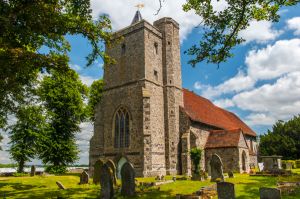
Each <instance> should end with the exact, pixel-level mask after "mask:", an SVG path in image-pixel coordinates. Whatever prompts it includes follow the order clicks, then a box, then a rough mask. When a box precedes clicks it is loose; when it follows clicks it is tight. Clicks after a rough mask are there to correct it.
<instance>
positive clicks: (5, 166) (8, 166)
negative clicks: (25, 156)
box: [0, 164, 18, 168]
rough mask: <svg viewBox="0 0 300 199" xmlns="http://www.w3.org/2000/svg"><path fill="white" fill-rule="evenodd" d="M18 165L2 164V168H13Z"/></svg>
mask: <svg viewBox="0 0 300 199" xmlns="http://www.w3.org/2000/svg"><path fill="white" fill-rule="evenodd" d="M17 166H18V165H17V164H0V168H13V167H17Z"/></svg>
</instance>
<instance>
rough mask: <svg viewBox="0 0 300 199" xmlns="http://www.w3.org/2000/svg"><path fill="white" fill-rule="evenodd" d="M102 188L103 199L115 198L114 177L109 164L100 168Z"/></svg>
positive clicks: (101, 196)
mask: <svg viewBox="0 0 300 199" xmlns="http://www.w3.org/2000/svg"><path fill="white" fill-rule="evenodd" d="M100 186H101V195H100V198H101V199H111V198H113V197H114V188H113V182H112V176H111V172H110V170H109V167H108V166H107V164H104V165H102V166H101V168H100Z"/></svg>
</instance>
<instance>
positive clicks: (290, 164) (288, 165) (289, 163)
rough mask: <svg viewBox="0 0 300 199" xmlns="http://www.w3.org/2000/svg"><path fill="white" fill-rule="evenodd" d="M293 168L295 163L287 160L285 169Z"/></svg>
mask: <svg viewBox="0 0 300 199" xmlns="http://www.w3.org/2000/svg"><path fill="white" fill-rule="evenodd" d="M292 168H293V164H292V163H291V162H286V163H285V169H286V170H292Z"/></svg>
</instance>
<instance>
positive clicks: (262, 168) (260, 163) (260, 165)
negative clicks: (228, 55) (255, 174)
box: [258, 162, 264, 171]
mask: <svg viewBox="0 0 300 199" xmlns="http://www.w3.org/2000/svg"><path fill="white" fill-rule="evenodd" d="M258 169H259V171H263V170H264V163H263V162H259V163H258Z"/></svg>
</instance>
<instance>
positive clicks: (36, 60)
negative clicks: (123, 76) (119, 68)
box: [0, 0, 111, 128]
mask: <svg viewBox="0 0 300 199" xmlns="http://www.w3.org/2000/svg"><path fill="white" fill-rule="evenodd" d="M91 12H92V11H91V9H90V1H89V0H59V1H58V0H51V1H42V0H31V1H25V0H2V1H0V66H1V67H0V128H3V127H4V126H5V125H6V121H7V116H8V115H9V114H12V113H14V111H15V110H17V108H16V106H18V104H23V102H24V99H25V98H26V93H28V92H29V91H30V88H32V87H33V86H32V82H33V81H34V80H36V78H37V76H38V74H39V72H43V71H47V72H48V73H49V72H51V71H53V70H52V69H56V70H58V71H61V73H64V72H65V70H66V69H68V68H69V67H68V61H69V57H68V54H67V52H68V51H69V50H70V45H69V43H68V41H67V40H66V39H65V36H66V35H76V34H80V35H82V36H84V37H85V38H87V39H88V40H89V42H90V44H91V46H92V52H91V53H90V54H89V55H88V56H87V65H90V64H92V63H93V61H94V60H95V59H97V58H99V57H101V58H102V59H103V60H104V61H105V62H109V58H108V56H106V55H105V53H104V50H103V49H104V43H106V44H107V45H109V41H110V36H111V34H110V33H111V25H110V21H109V19H108V18H107V17H106V16H101V17H99V19H98V20H97V21H95V20H94V19H93V18H92V13H91ZM41 48H43V49H44V50H43V51H41Z"/></svg>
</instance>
